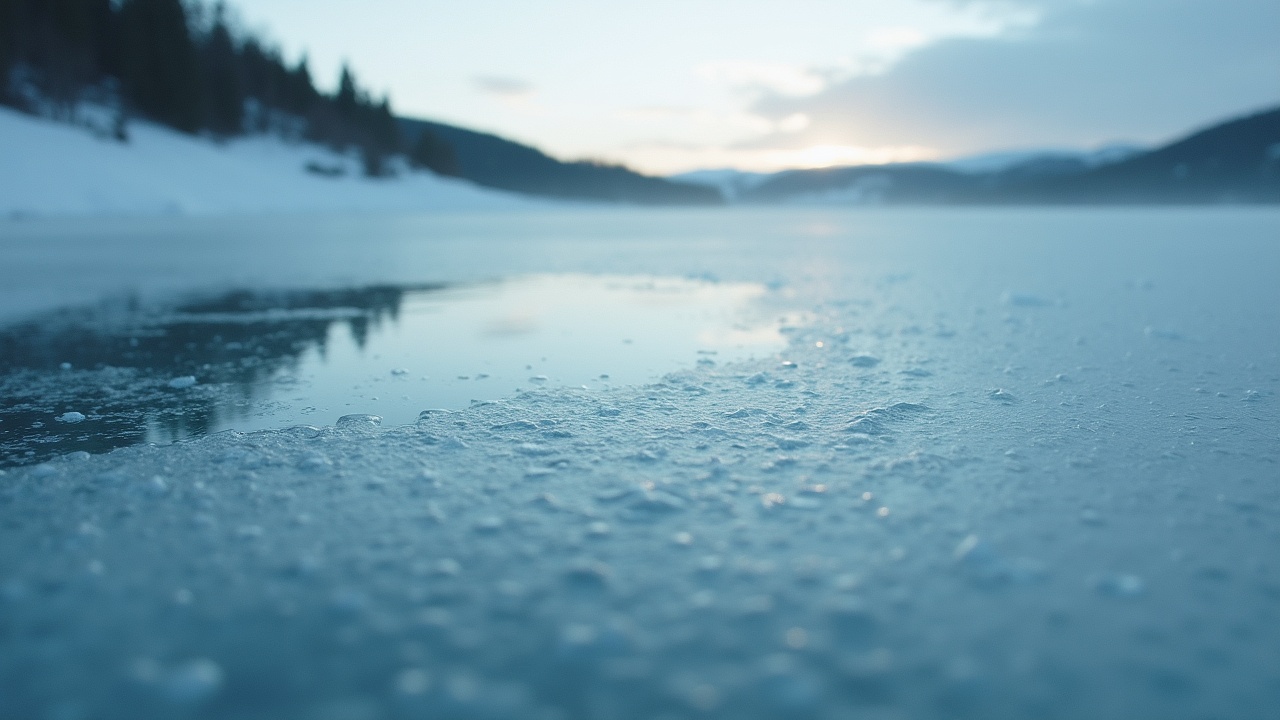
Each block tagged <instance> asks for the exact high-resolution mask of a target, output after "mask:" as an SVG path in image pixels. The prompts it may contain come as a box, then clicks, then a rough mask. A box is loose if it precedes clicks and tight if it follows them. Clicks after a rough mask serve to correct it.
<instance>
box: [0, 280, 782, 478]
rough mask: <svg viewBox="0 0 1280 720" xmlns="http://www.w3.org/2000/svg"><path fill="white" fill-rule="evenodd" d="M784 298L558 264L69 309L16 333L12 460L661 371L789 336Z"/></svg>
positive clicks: (11, 345) (7, 391)
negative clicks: (780, 301) (436, 278)
mask: <svg viewBox="0 0 1280 720" xmlns="http://www.w3.org/2000/svg"><path fill="white" fill-rule="evenodd" d="M776 302H777V300H776V298H773V297H771V295H770V292H769V291H768V290H767V289H766V288H765V287H763V286H761V285H756V284H749V283H719V282H706V281H699V280H689V279H680V278H632V277H599V276H586V275H548V276H528V277H522V278H516V279H512V280H506V281H501V282H492V283H483V284H472V285H460V286H443V285H415V286H389V285H381V286H372V287H365V288H358V289H343V290H329V291H276V292H266V291H251V290H240V291H236V292H230V293H224V294H219V295H210V296H201V297H196V298H188V299H186V300H183V301H175V302H172V303H170V304H167V305H164V304H159V305H157V304H145V303H142V302H140V301H138V300H137V299H136V298H124V299H116V300H112V301H109V302H104V303H101V304H99V305H96V306H93V307H85V308H76V309H67V310H62V311H59V312H55V313H49V314H46V315H43V316H40V317H37V318H33V319H31V320H29V321H26V322H23V323H19V324H16V325H12V326H9V327H7V328H4V329H0V400H2V401H3V402H2V404H0V464H3V465H14V464H26V463H30V462H37V461H39V460H42V459H45V458H47V457H50V456H53V455H57V454H62V453H66V452H72V451H78V450H83V451H88V452H103V451H106V450H110V449H112V448H115V447H121V446H125V445H130V444H136V443H140V442H171V441H174V440H179V439H183V438H189V437H193V436H197V435H201V434H204V433H208V432H214V431H218V430H222V429H227V428H234V429H238V430H256V429H265V428H272V427H280V426H285V425H290V424H298V423H313V424H327V423H332V422H333V421H334V420H335V419H336V418H337V417H338V416H340V415H343V414H348V413H352V412H361V413H372V414H377V415H382V416H383V417H384V418H386V422H387V423H388V424H403V423H408V422H412V420H413V419H414V418H415V417H416V416H417V414H418V413H419V412H420V411H421V410H423V409H425V408H429V407H464V406H466V405H467V404H468V403H469V402H472V401H475V400H486V399H497V398H501V397H507V396H510V395H511V394H512V393H514V392H515V391H516V390H517V389H520V388H528V387H535V386H555V385H566V386H573V387H579V386H581V387H586V388H588V389H591V388H599V387H602V386H605V385H607V384H609V383H623V384H633V383H639V382H644V381H647V380H650V379H653V378H656V377H658V376H660V375H661V374H662V373H664V372H668V371H671V370H674V369H678V368H680V367H686V366H690V365H692V364H694V363H695V362H701V363H703V364H715V363H723V362H726V361H731V360H735V359H739V358H742V357H746V356H748V355H752V354H760V353H767V352H771V351H774V350H776V349H779V348H781V347H782V346H783V344H784V343H783V338H782V336H781V334H780V333H779V329H780V326H781V324H782V323H783V322H785V321H786V319H785V318H782V317H780V314H779V308H778V307H776V306H775V305H776ZM188 377H190V378H194V380H195V384H194V385H191V384H190V381H189V380H185V378H188ZM65 413H80V414H82V415H83V416H84V419H83V420H79V419H78V417H76V416H74V415H72V416H65V415H64V414H65ZM68 418H70V419H68ZM72 420H74V421H72Z"/></svg>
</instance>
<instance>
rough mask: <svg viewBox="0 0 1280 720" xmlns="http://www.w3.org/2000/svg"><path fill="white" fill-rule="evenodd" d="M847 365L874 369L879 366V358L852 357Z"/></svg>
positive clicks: (871, 356) (869, 356) (868, 356)
mask: <svg viewBox="0 0 1280 720" xmlns="http://www.w3.org/2000/svg"><path fill="white" fill-rule="evenodd" d="M849 364H850V365H852V366H854V367H861V368H869V367H875V366H877V365H879V364H880V358H878V357H876V356H874V355H854V356H853V357H851V358H849Z"/></svg>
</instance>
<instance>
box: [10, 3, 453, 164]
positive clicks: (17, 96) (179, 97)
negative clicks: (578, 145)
mask: <svg viewBox="0 0 1280 720" xmlns="http://www.w3.org/2000/svg"><path fill="white" fill-rule="evenodd" d="M86 97H96V98H97V99H106V100H107V101H108V102H110V103H112V104H115V105H116V106H117V108H118V109H119V112H120V120H119V121H118V122H117V129H116V133H117V135H118V136H119V137H120V138H121V139H124V137H125V126H124V118H125V117H127V116H129V115H138V116H141V117H146V118H148V119H151V120H154V121H157V122H160V123H163V124H165V125H168V126H170V127H173V128H175V129H177V130H181V131H183V132H187V133H199V132H205V133H209V134H212V135H215V136H220V137H227V136H232V135H237V134H240V133H244V132H266V131H270V132H279V133H283V134H286V135H294V136H299V137H303V138H305V139H308V140H312V141H316V142H322V143H325V144H327V145H330V146H331V147H333V148H335V149H338V150H343V151H346V150H350V149H356V150H358V151H359V153H360V156H361V158H362V160H363V163H364V168H365V172H366V173H367V174H369V175H381V174H385V173H386V172H387V171H388V169H387V160H388V159H389V158H390V157H391V156H392V155H395V154H398V153H403V154H405V155H406V156H407V157H408V159H409V161H410V162H411V163H412V164H413V165H415V166H417V167H424V168H428V169H431V170H434V171H435V172H438V173H442V174H454V173H455V172H456V162H455V160H454V158H453V155H452V151H451V148H450V147H449V146H448V145H446V144H444V143H442V142H441V141H439V140H438V139H436V138H434V137H433V136H431V135H429V134H427V135H422V136H420V137H417V138H415V141H414V143H413V144H412V145H409V146H406V145H405V143H404V141H403V139H402V137H401V134H400V130H399V126H398V125H397V123H396V119H395V117H394V116H393V114H392V112H391V104H390V101H389V99H388V98H386V97H381V98H377V97H374V96H373V95H372V94H371V93H369V92H368V91H366V90H364V89H362V88H361V87H360V86H359V85H358V84H357V82H356V80H355V77H354V75H353V74H352V72H351V70H350V69H349V68H343V71H342V77H341V79H340V81H339V86H338V90H337V91H336V92H335V93H334V94H332V95H329V94H326V93H322V92H320V91H319V90H317V89H316V87H315V85H314V83H313V82H312V79H311V74H310V72H309V71H308V69H307V61H306V59H305V58H303V59H302V60H299V61H298V62H297V63H295V64H292V65H291V64H289V63H287V62H286V61H285V60H284V58H283V57H282V55H281V53H280V51H279V50H278V49H276V48H274V47H272V46H270V45H268V44H267V43H265V42H263V41H262V40H260V39H258V38H256V37H254V36H253V35H251V34H247V33H236V32H233V30H232V29H231V28H230V27H229V24H228V22H227V19H226V16H225V12H224V11H223V9H222V6H221V4H219V5H218V6H216V7H214V8H213V9H209V8H207V7H206V6H204V5H199V4H195V3H183V2H182V0H0V102H3V103H4V104H7V105H11V106H14V107H18V108H20V109H25V110H28V111H36V110H39V109H42V108H43V109H47V110H49V111H52V112H54V113H58V112H66V113H69V112H70V111H71V109H72V108H74V106H75V104H76V103H77V102H79V101H80V100H82V99H85V98H86Z"/></svg>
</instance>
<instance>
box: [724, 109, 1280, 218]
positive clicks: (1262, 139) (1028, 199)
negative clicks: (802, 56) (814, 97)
mask: <svg viewBox="0 0 1280 720" xmlns="http://www.w3.org/2000/svg"><path fill="white" fill-rule="evenodd" d="M733 199H734V201H735V202H739V203H754V204H779V203H783V204H827V205H850V204H855V205H939V204H952V205H955V204H965V205H1008V204H1040V205H1055V204H1090V205H1106V204H1126V203H1128V204H1204V203H1280V108H1273V109H1270V110H1266V111H1263V112H1258V113H1254V114H1251V115H1247V116H1243V117H1238V118H1234V119H1231V120H1227V121H1225V122H1220V123H1218V124H1216V125H1212V126H1210V127H1207V128H1205V129H1202V130H1199V131H1197V132H1194V133H1191V134H1189V135H1187V136H1186V137H1183V138H1181V139H1178V140H1175V141H1174V142H1171V143H1169V144H1167V145H1164V146H1161V147H1158V148H1155V149H1152V150H1138V149H1136V148H1134V147H1132V146H1125V145H1115V146H1108V147H1104V148H1101V149H1099V150H1097V151H1092V152H1083V153H1081V152H1070V151H1067V152H1058V151H1047V152H1046V151H1031V152H1001V153H990V154H986V155H979V156H974V157H971V158H962V159H959V160H956V161H952V162H942V163H900V164H893V165H861V166H853V167H835V168H822V169H816V170H790V171H787V172H782V173H777V174H774V175H770V176H768V177H766V178H765V179H763V180H762V181H760V182H756V183H754V184H753V185H752V186H751V187H749V188H746V189H745V190H743V191H741V192H739V193H738V194H737V195H735V196H734V198H733Z"/></svg>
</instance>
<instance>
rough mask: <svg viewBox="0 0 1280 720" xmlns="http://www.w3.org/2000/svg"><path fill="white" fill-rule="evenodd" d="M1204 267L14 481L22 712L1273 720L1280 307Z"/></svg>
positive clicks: (935, 287)
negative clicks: (608, 384) (731, 358)
mask: <svg viewBox="0 0 1280 720" xmlns="http://www.w3.org/2000/svg"><path fill="white" fill-rule="evenodd" d="M1269 222H1271V223H1272V224H1273V225H1274V219H1272V220H1269ZM1249 247H1251V248H1252V250H1250V251H1249V252H1258V253H1263V254H1264V257H1267V258H1269V259H1270V260H1269V261H1268V262H1270V261H1271V260H1275V253H1274V250H1270V249H1268V248H1267V247H1266V246H1263V245H1256V246H1249ZM1058 249H1061V247H1060V246H1059V247H1058ZM1175 249H1176V248H1175ZM1179 252H1182V255H1181V256H1179V257H1178V258H1174V259H1173V260H1170V259H1169V255H1170V253H1166V254H1165V255H1163V256H1157V255H1155V254H1152V255H1150V256H1149V257H1151V258H1163V259H1160V260H1158V261H1157V260H1151V261H1150V262H1148V261H1147V260H1142V261H1135V262H1130V263H1129V264H1125V263H1119V265H1117V266H1115V267H1114V268H1113V269H1111V270H1105V269H1104V270H1102V271H1095V270H1096V268H1091V267H1090V266H1089V264H1088V263H1084V262H1080V263H1077V264H1075V265H1073V266H1072V267H1069V268H1066V269H1063V268H1061V267H1060V266H1055V267H1056V271H1061V272H1062V273H1063V275H1062V278H1063V279H1062V282H1061V283H1057V282H1054V281H1052V280H1050V279H1047V277H1048V276H1045V275H1040V276H1036V275H1034V274H1032V273H1029V272H1014V273H1003V274H1002V273H1000V272H998V271H999V270H1000V269H1001V264H1000V262H995V263H994V266H993V267H992V268H988V269H989V270H991V274H990V275H988V276H982V275H980V274H978V273H975V274H973V275H963V274H958V273H957V271H956V269H955V268H952V267H947V268H946V271H947V273H951V274H945V273H938V274H936V275H930V274H929V272H930V271H929V269H928V267H927V266H923V267H924V269H923V270H920V269H919V268H917V269H918V270H919V272H920V275H919V276H917V277H913V278H906V279H903V278H901V277H899V276H896V275H891V274H888V273H886V272H882V270H883V269H884V268H883V267H881V268H878V269H875V270H873V271H872V272H871V274H870V275H869V276H868V275H859V274H858V273H856V272H854V271H853V270H850V269H848V268H853V267H855V265H854V264H853V263H850V264H848V265H845V266H843V267H845V268H846V269H845V270H844V272H846V273H848V274H847V275H846V276H844V277H843V278H842V281H841V282H838V283H829V284H823V283H818V282H809V281H808V280H805V279H804V276H803V275H802V274H801V273H800V272H796V273H795V274H794V275H792V276H791V277H792V278H793V282H794V285H795V287H797V288H800V289H801V290H800V293H801V298H800V299H801V300H803V301H804V302H806V303H807V304H808V307H809V308H810V309H811V310H812V314H813V318H814V320H813V322H812V323H811V324H810V325H807V326H805V327H799V328H791V329H790V330H789V336H790V340H791V346H790V349H789V350H788V352H787V353H786V354H785V355H784V356H781V357H774V358H765V359H761V360H759V361H755V362H750V363H742V364H733V365H729V364H726V365H720V366H714V367H710V366H705V365H692V369H690V370H687V371H682V372H678V373H674V374H671V375H669V376H667V377H666V378H664V379H663V380H662V381H661V382H658V383H655V384H652V385H649V386H645V387H639V388H619V389H612V390H607V391H601V392H577V391H571V390H559V389H553V388H546V389H537V390H534V391H531V392H525V393H523V394H520V395H517V396H514V397H512V398H510V399H509V400H507V401H503V402H497V403H489V404H483V405H476V406H474V407H471V408H469V409H467V410H463V411H457V412H449V411H434V412H426V413H424V414H423V415H422V417H421V418H420V420H419V421H418V423H417V424H416V425H413V426H408V427H386V426H383V425H380V424H379V423H378V422H377V421H376V419H374V418H372V417H370V416H350V417H347V418H343V419H342V421H341V422H339V423H338V424H337V425H335V426H330V427H320V428H316V427H298V428H291V429H287V430H280V431H273V432H263V433H255V434H248V435H242V434H235V433H223V434H219V435H215V436H210V437H207V438H204V439H202V440H198V441H193V442H189V443H184V444H180V445H175V446H169V447H147V446H140V447H135V448H129V449H125V450H119V451H115V452H112V453H110V454H108V455H102V456H93V457H86V456H84V455H82V454H81V455H77V456H75V457H70V456H69V457H66V458H62V459H58V460H55V461H51V462H48V463H44V464H41V465H37V466H34V467H28V468H23V469H18V470H10V471H9V472H8V473H6V474H5V475H3V476H0V486H2V487H3V494H0V503H2V505H0V507H2V508H3V518H4V524H3V527H2V528H0V569H2V572H3V576H2V578H0V582H3V600H0V602H3V603H4V613H3V616H2V617H3V619H2V620H0V622H2V623H3V625H2V627H3V635H0V648H2V652H0V659H2V663H3V664H2V665H0V685H3V687H4V688H6V691H5V693H4V694H3V695H0V714H3V715H4V716H6V717H50V716H53V717H86V718H140V717H171V716H184V717H198V718H263V717H271V718H388V719H389V718H417V717H432V718H437V717H438V718H546V719H548V720H551V719H560V718H565V719H568V718H645V719H650V718H699V717H718V718H719V717H722V718H823V719H827V718H830V719H832V720H834V719H837V718H862V717H868V718H884V719H889V718H893V719H897V718H981V719H983V720H992V719H999V718H1010V719H1012V718H1028V717H1036V718H1116V719H1120V718H1125V719H1134V718H1151V719H1153V720H1154V719H1156V718H1160V719H1169V718H1209V717H1230V718H1265V717H1273V716H1274V714H1275V711H1276V709H1277V708H1278V707H1280V674H1278V671H1277V668H1278V667H1280V649H1278V648H1280V624H1277V622H1276V620H1277V615H1278V614H1280V568H1278V567H1277V559H1276V557H1275V554H1274V552H1273V551H1272V548H1274V547H1276V542H1277V540H1278V539H1280V537H1278V536H1277V527H1278V525H1277V520H1280V518H1278V517H1277V512H1278V511H1280V491H1278V488H1277V486H1276V482H1275V478H1276V469H1275V468H1276V465H1275V462H1276V458H1277V457H1278V456H1280V452H1278V450H1280V424H1278V423H1277V418H1276V413H1275V406H1274V402H1275V394H1276V390H1277V384H1278V383H1280V375H1277V373H1276V370H1275V358H1276V357H1277V353H1276V351H1277V338H1276V337H1275V328H1276V327H1280V325H1277V324H1276V320H1277V318H1276V313H1277V310H1276V308H1277V307H1280V303H1275V302H1273V301H1274V300H1276V299H1277V298H1276V297H1275V296H1276V294H1277V291H1276V289H1275V288H1274V287H1272V286H1270V285H1269V284H1267V283H1266V282H1265V275H1266V273H1265V272H1264V271H1263V268H1264V267H1265V266H1267V263H1262V262H1254V261H1247V259H1248V258H1249V257H1252V256H1251V255H1250V254H1249V253H1248V252H1244V250H1242V249H1241V248H1240V247H1236V248H1235V249H1234V250H1231V252H1235V253H1236V254H1235V255H1228V254H1224V255H1221V256H1219V260H1218V261H1216V262H1214V263H1208V264H1207V265H1200V266H1196V265H1195V264H1194V263H1190V262H1188V261H1187V260H1188V258H1189V257H1193V256H1196V253H1195V252H1192V251H1187V250H1185V248H1184V249H1183V250H1181V251H1179ZM1173 254H1177V253H1173ZM984 257H985V258H987V259H988V260H989V259H991V258H998V257H999V255H998V254H997V253H991V252H988V254H987V255H985V256H984ZM1053 257H1056V255H1055V254H1054V253H1045V254H1044V255H1037V254H1036V253H1034V252H1030V253H1028V254H1027V255H1025V256H1024V260H1026V263H1027V264H1026V265H1023V266H1020V267H1021V270H1022V271H1026V269H1027V268H1028V267H1033V266H1035V265H1036V263H1038V262H1041V261H1046V260H1049V259H1051V258H1053ZM1223 258H1227V259H1223ZM1231 258H1234V259H1231ZM1160 263H1173V264H1172V265H1161V264H1160ZM947 265H949V262H947V261H945V260H944V261H943V262H940V263H939V266H947ZM1133 265H1141V266H1143V267H1145V269H1146V270H1148V271H1150V272H1152V273H1154V274H1155V275H1156V276H1157V281H1156V284H1155V285H1154V288H1155V289H1143V288H1141V287H1131V286H1127V285H1126V284H1125V282H1124V280H1123V279H1122V278H1123V275H1124V274H1125V273H1129V272H1130V271H1132V270H1133V267H1132V266H1133ZM1012 266H1013V269H1014V270H1017V269H1019V266H1018V265H1017V263H1012ZM1271 266H1272V267H1274V265H1271ZM1170 267H1173V268H1174V269H1173V270H1170V269H1169V268H1170ZM1072 268H1075V269H1074V270H1073V269H1072ZM1162 268H1163V269H1162ZM1224 270H1230V271H1231V272H1224ZM1073 273H1076V274H1073ZM1215 277H1216V278H1218V280H1214V281H1213V282H1212V283H1209V282H1206V283H1205V284H1202V285H1196V284H1194V283H1182V282H1180V281H1179V280H1180V279H1193V278H1199V279H1205V278H1208V279H1210V280H1212V279H1213V278H1215ZM1228 277H1230V278H1231V279H1232V280H1231V281H1230V282H1228V281H1226V280H1225V278H1228ZM941 278H950V280H949V282H950V284H949V285H948V284H947V282H944V281H943V280H942V279H941ZM1011 278H1017V281H1014V280H1011ZM1085 278H1089V284H1088V290H1087V292H1086V291H1081V290H1079V289H1078V288H1080V287H1083V285H1081V284H1079V283H1080V282H1083V281H1084V279H1085ZM1162 283H1163V284H1162ZM1010 285H1014V286H1015V288H1014V290H1012V291H1010V289H1009V287H1010ZM1024 286H1025V287H1024ZM819 287H821V288H822V289H819ZM831 287H835V288H842V289H837V290H831V289H830V288H831ZM1060 288H1068V290H1066V291H1064V292H1063V293H1058V292H1056V291H1057V290H1059V289H1060ZM1071 288H1075V290H1071ZM1033 291H1034V293H1035V296H1036V297H1047V298H1054V299H1053V300H1052V301H1050V300H1046V301H1045V302H1043V303H1028V302H1011V301H1009V300H1007V299H1004V298H1007V297H1014V298H1018V297H1027V296H1029V295H1026V294H1024V293H1031V292H1033ZM1059 298H1061V300H1060V299H1059ZM1207 298H1211V299H1213V300H1214V302H1215V303H1216V306H1215V307H1216V308H1217V310H1218V311H1220V312H1221V313H1224V314H1222V315H1219V314H1218V313H1217V312H1213V313H1203V312H1201V311H1200V310H1198V309H1197V308H1203V307H1205V305H1204V304H1203V303H1204V301H1205V300H1206V299H1207ZM1225 313H1231V314H1230V315H1227V314H1225ZM1224 317H1231V318H1234V320H1231V321H1224V320H1223V318H1224ZM1153 322H1155V323H1159V325H1157V326H1163V324H1164V323H1172V324H1173V325H1176V327H1177V329H1178V337H1177V338H1175V337H1173V336H1169V335H1155V334H1150V333H1146V332H1144V328H1145V327H1148V326H1151V324H1152V323H1153ZM867 358H874V359H875V360H876V361H875V362H872V361H870V360H868V359H867ZM784 363H785V364H784ZM913 369H919V370H924V371H927V372H922V373H917V372H905V371H908V370H913Z"/></svg>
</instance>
